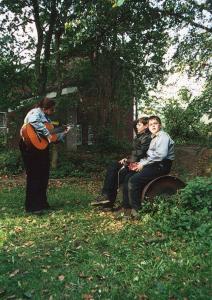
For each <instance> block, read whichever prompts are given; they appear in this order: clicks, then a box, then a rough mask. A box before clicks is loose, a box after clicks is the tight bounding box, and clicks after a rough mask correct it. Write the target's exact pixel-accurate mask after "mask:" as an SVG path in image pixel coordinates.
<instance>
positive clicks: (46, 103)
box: [35, 97, 56, 109]
mask: <svg viewBox="0 0 212 300" xmlns="http://www.w3.org/2000/svg"><path fill="white" fill-rule="evenodd" d="M55 104H56V103H55V101H54V100H52V99H49V98H47V97H45V98H43V99H42V100H41V101H40V102H38V103H37V104H36V106H35V107H40V108H44V109H49V108H52V107H53V106H55Z"/></svg>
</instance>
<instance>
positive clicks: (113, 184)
mask: <svg viewBox="0 0 212 300" xmlns="http://www.w3.org/2000/svg"><path fill="white" fill-rule="evenodd" d="M122 167H123V165H122V164H120V163H119V162H117V161H113V162H112V163H111V164H110V165H109V167H108V168H107V171H106V175H105V179H104V184H103V188H102V195H106V196H107V197H108V199H109V200H110V201H111V204H114V202H115V201H116V196H117V189H118V187H119V186H120V184H122V183H123V182H124V178H125V176H126V175H127V174H128V173H129V172H130V171H129V170H128V168H127V167H125V168H123V169H122V170H120V169H121V168H122ZM119 171H120V172H119ZM133 173H135V172H133Z"/></svg>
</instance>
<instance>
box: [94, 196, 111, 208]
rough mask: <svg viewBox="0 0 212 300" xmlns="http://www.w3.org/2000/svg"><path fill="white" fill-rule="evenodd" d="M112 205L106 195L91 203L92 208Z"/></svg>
mask: <svg viewBox="0 0 212 300" xmlns="http://www.w3.org/2000/svg"><path fill="white" fill-rule="evenodd" d="M107 203H110V200H109V199H108V198H107V196H105V195H100V196H98V197H97V198H96V200H95V201H93V202H91V206H99V205H104V204H107Z"/></svg>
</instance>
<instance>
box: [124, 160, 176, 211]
mask: <svg viewBox="0 0 212 300" xmlns="http://www.w3.org/2000/svg"><path fill="white" fill-rule="evenodd" d="M171 165H172V162H171V161H170V160H164V161H161V162H157V163H153V164H150V165H147V166H145V167H144V168H143V169H142V170H141V171H140V172H136V173H134V174H132V173H129V174H128V175H127V176H126V177H125V179H124V184H123V207H124V208H134V209H135V210H139V209H140V208H141V192H142V190H143V188H144V187H145V185H146V184H147V183H148V182H150V181H151V180H153V179H154V178H156V177H158V176H162V175H166V174H168V173H169V172H170V170H171Z"/></svg>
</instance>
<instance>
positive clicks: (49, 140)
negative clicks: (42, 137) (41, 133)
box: [47, 134, 52, 144]
mask: <svg viewBox="0 0 212 300" xmlns="http://www.w3.org/2000/svg"><path fill="white" fill-rule="evenodd" d="M51 139H52V135H51V134H50V135H48V136H47V140H48V142H49V144H50V143H51Z"/></svg>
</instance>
